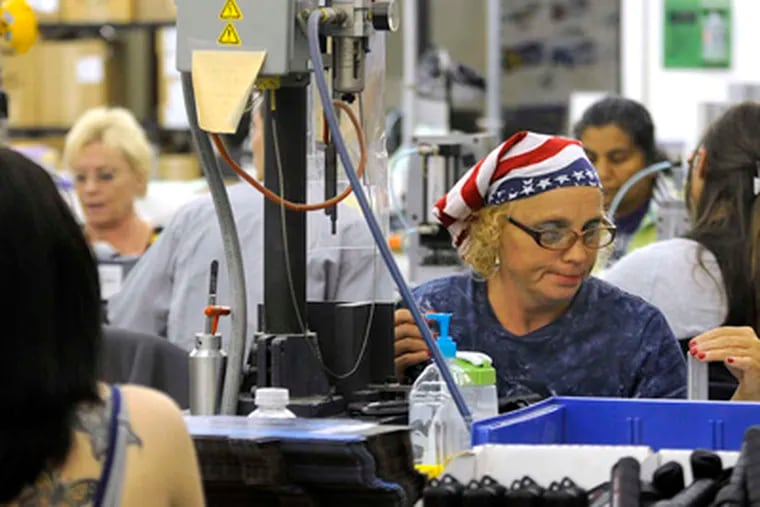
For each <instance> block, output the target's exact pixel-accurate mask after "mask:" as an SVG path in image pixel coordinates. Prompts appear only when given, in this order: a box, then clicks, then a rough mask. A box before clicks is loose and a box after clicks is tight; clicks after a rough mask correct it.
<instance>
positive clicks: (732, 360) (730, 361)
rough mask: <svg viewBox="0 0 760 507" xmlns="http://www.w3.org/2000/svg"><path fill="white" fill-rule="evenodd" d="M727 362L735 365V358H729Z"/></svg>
mask: <svg viewBox="0 0 760 507" xmlns="http://www.w3.org/2000/svg"><path fill="white" fill-rule="evenodd" d="M726 362H727V363H733V362H734V358H733V357H729V358H727V359H726Z"/></svg>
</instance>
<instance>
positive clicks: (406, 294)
mask: <svg viewBox="0 0 760 507" xmlns="http://www.w3.org/2000/svg"><path fill="white" fill-rule="evenodd" d="M321 17H322V14H321V13H320V12H319V11H318V10H316V11H314V12H312V13H311V14H310V15H309V33H308V36H309V57H310V58H311V62H312V65H313V67H314V78H315V80H316V83H317V88H318V90H319V97H320V99H321V101H322V108H323V109H324V113H325V115H326V117H327V123H328V125H329V126H330V132H332V135H333V140H334V141H335V146H336V147H337V149H338V155H339V156H340V160H341V162H342V163H343V167H344V168H345V170H346V176H348V179H349V181H350V182H351V186H352V187H353V189H354V195H355V196H356V200H357V201H358V202H359V206H360V207H361V209H362V213H363V214H364V218H365V220H366V221H367V225H368V226H369V229H370V232H371V233H372V236H373V237H374V239H375V243H377V247H378V249H379V250H380V254H381V256H382V257H383V261H385V265H386V266H387V267H388V271H390V274H391V276H392V277H393V280H394V281H395V282H396V286H397V287H398V289H399V292H400V293H401V297H402V298H403V299H404V302H405V303H406V305H407V306H408V307H409V311H410V312H411V313H412V317H413V318H414V322H415V324H417V327H418V328H419V329H420V331H421V332H422V337H423V338H424V340H425V343H426V344H427V346H428V350H430V353H431V355H432V357H433V360H434V361H435V363H436V364H437V365H438V369H439V370H440V372H441V375H442V376H443V379H444V381H445V382H446V385H447V386H448V389H449V392H450V393H451V396H452V397H453V399H454V403H455V404H456V406H457V409H458V410H459V413H460V414H461V415H462V418H463V419H464V421H465V423H466V426H467V428H468V431H469V429H470V426H471V425H472V415H471V414H470V411H469V409H468V408H467V404H466V403H465V401H464V398H463V397H462V393H461V392H459V389H458V388H457V385H456V382H454V377H453V376H452V375H451V371H449V368H448V366H447V365H446V361H445V360H444V358H443V356H442V355H441V351H440V350H438V347H437V346H436V343H435V340H434V339H433V334H432V333H431V331H430V328H429V327H428V326H427V323H426V322H425V319H424V318H423V316H422V313H421V312H420V310H419V308H417V305H416V304H415V302H414V298H413V297H412V292H411V290H410V289H409V286H408V285H407V284H406V282H404V277H403V276H402V275H401V270H400V269H399V267H398V265H397V264H396V261H395V260H394V259H393V254H392V253H391V250H390V248H389V247H388V245H387V243H386V242H385V239H384V238H383V233H382V231H381V230H380V225H379V224H378V223H377V220H376V219H375V216H374V214H373V213H372V208H370V205H369V202H368V201H367V196H366V195H364V190H363V189H362V186H361V182H360V181H359V177H358V176H357V175H356V170H355V169H354V165H353V163H352V162H351V157H350V156H349V155H348V149H347V148H346V142H345V140H344V139H343V135H342V133H341V131H340V125H339V124H338V118H337V116H336V115H335V108H334V107H333V103H332V100H331V98H330V91H329V89H328V87H327V81H326V79H325V73H324V63H323V62H322V52H321V50H320V47H319V21H320V18H321Z"/></svg>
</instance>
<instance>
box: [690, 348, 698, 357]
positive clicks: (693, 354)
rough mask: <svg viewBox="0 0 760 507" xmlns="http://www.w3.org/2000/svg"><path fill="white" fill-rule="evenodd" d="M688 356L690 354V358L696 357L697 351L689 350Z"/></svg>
mask: <svg viewBox="0 0 760 507" xmlns="http://www.w3.org/2000/svg"><path fill="white" fill-rule="evenodd" d="M689 354H691V355H692V356H696V355H697V354H699V351H698V350H697V349H691V350H690V351H689Z"/></svg>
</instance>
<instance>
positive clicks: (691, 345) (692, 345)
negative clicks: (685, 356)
mask: <svg viewBox="0 0 760 507" xmlns="http://www.w3.org/2000/svg"><path fill="white" fill-rule="evenodd" d="M696 346H697V342H689V348H690V349H691V348H694V347H696Z"/></svg>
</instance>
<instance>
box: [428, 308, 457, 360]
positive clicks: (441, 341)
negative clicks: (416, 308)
mask: <svg viewBox="0 0 760 507" xmlns="http://www.w3.org/2000/svg"><path fill="white" fill-rule="evenodd" d="M427 318H428V319H432V320H434V321H436V322H438V341H437V342H436V343H437V344H438V348H439V349H440V350H441V355H443V357H445V358H446V359H451V358H454V357H457V344H456V342H455V341H454V340H452V339H451V336H449V325H450V324H451V314H450V313H431V314H428V315H427Z"/></svg>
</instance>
